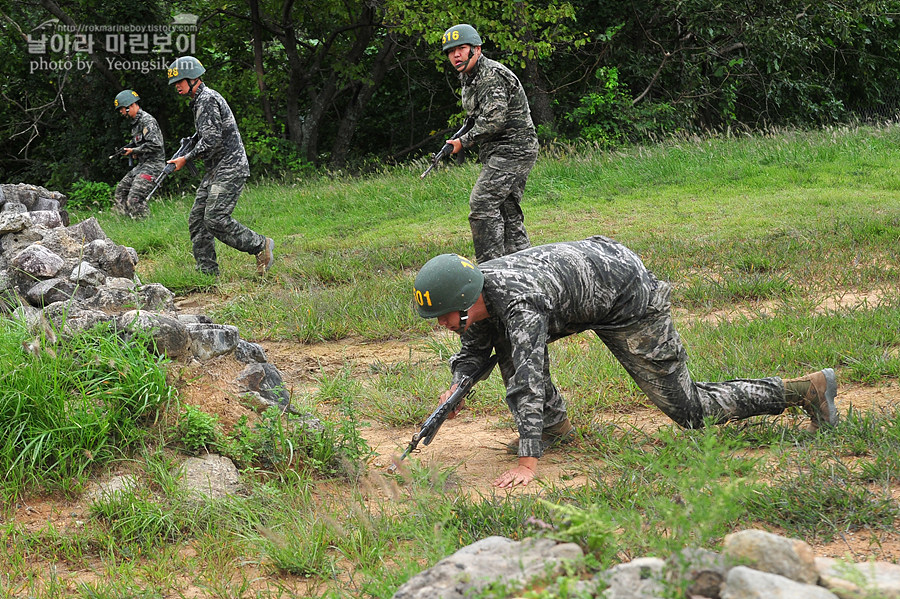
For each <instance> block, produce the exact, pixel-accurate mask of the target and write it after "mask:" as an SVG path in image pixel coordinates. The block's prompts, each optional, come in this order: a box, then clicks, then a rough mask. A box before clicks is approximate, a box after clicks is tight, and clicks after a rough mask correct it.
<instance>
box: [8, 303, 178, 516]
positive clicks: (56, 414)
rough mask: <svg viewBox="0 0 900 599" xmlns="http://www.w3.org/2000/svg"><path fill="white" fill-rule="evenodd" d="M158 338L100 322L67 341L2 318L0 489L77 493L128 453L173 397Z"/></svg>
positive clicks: (11, 494)
mask: <svg viewBox="0 0 900 599" xmlns="http://www.w3.org/2000/svg"><path fill="white" fill-rule="evenodd" d="M151 347H152V340H151V339H150V338H149V337H142V336H141V335H140V334H138V335H136V336H135V337H134V338H133V339H132V341H131V342H129V343H126V342H124V341H123V340H121V339H119V338H118V337H117V335H116V333H115V331H113V330H112V329H110V328H108V327H103V326H100V327H98V328H96V329H93V330H91V331H86V332H83V333H80V334H78V335H76V336H74V337H72V338H68V339H66V340H65V341H64V342H62V343H56V344H51V343H50V341H48V339H47V338H36V339H32V338H31V337H30V336H29V334H28V331H27V330H26V328H25V327H24V326H23V325H22V324H21V323H20V321H17V320H11V319H2V320H0V364H2V367H0V371H2V372H3V385H2V387H0V421H2V422H3V426H2V427H0V471H2V474H3V476H2V478H0V480H2V482H0V493H2V495H3V498H4V499H12V498H15V497H17V496H19V495H20V494H21V493H22V492H23V490H24V489H25V488H26V487H38V488H44V489H51V490H53V489H59V490H62V491H65V492H72V491H76V490H78V489H79V488H80V486H81V484H82V483H83V482H84V480H85V478H86V476H87V475H88V474H89V473H90V472H91V470H92V469H94V468H96V467H98V466H102V465H103V464H105V463H107V462H109V461H110V460H112V459H114V458H118V457H121V456H122V455H124V453H123V452H127V451H128V450H129V449H130V448H132V447H134V446H136V445H138V444H139V443H140V442H141V439H142V438H143V437H144V430H145V428H144V425H146V424H147V423H148V422H149V421H151V420H152V419H153V416H154V414H155V413H156V409H157V408H158V407H159V406H160V405H161V404H162V403H163V402H165V401H166V400H168V399H169V398H170V397H171V396H172V389H171V388H170V387H169V386H168V385H167V384H166V370H165V360H162V359H160V358H159V357H157V356H156V355H154V354H153V353H152V352H151Z"/></svg>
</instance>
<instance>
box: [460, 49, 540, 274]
mask: <svg viewBox="0 0 900 599" xmlns="http://www.w3.org/2000/svg"><path fill="white" fill-rule="evenodd" d="M459 78H460V81H461V82H462V103H463V108H465V110H466V112H467V113H468V114H469V116H471V117H474V118H475V125H474V126H473V127H472V129H470V130H469V132H468V133H466V134H465V135H463V136H461V137H460V138H459V139H460V142H461V143H462V147H463V148H468V147H471V146H473V145H474V144H476V143H477V144H479V152H478V155H479V158H480V159H481V162H482V164H483V167H482V169H481V173H480V174H479V175H478V180H477V181H476V182H475V187H474V188H473V189H472V194H471V195H470V196H469V226H470V227H471V228H472V241H473V242H474V244H475V259H476V261H477V262H479V263H480V262H485V261H487V260H492V259H494V258H499V257H500V256H505V255H506V254H511V253H513V252H517V251H519V250H523V249H525V248H527V247H530V246H531V242H530V241H529V240H528V233H526V231H525V224H524V216H523V214H522V208H521V206H520V205H519V204H520V202H521V201H522V194H523V193H524V191H525V182H526V181H527V180H528V173H529V172H531V168H532V167H533V166H534V163H535V162H536V161H537V155H538V139H537V134H536V133H535V131H534V124H533V123H532V122H531V111H530V110H529V108H528V98H527V97H526V96H525V90H524V89H523V88H522V84H521V83H519V80H518V79H517V78H516V76H515V75H514V74H513V72H512V71H510V70H509V69H508V68H506V67H505V66H503V65H502V64H500V63H499V62H497V61H495V60H491V59H489V58H487V57H486V56H484V55H481V57H479V59H478V62H477V63H476V64H475V66H474V68H473V69H472V70H471V71H470V72H469V73H463V74H461V75H460V77H459Z"/></svg>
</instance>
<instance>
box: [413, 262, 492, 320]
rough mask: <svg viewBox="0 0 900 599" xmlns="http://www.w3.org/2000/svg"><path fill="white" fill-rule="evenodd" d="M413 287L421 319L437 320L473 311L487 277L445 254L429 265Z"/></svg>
mask: <svg viewBox="0 0 900 599" xmlns="http://www.w3.org/2000/svg"><path fill="white" fill-rule="evenodd" d="M413 286H414V287H415V294H416V310H417V311H418V313H419V316H421V317H422V318H437V317H438V316H443V315H444V314H447V313H448V312H456V311H465V310H468V309H469V308H471V307H472V305H473V304H474V303H475V301H476V300H477V299H478V296H479V295H480V294H481V290H482V288H483V287H484V275H483V274H482V272H481V271H480V270H479V269H478V267H477V266H475V264H473V263H472V262H471V261H469V260H468V259H466V258H463V257H462V256H460V255H458V254H441V255H440V256H435V257H434V258H432V259H431V260H429V261H428V262H426V263H425V266H423V267H422V270H420V271H419V274H418V275H416V281H415V283H414V284H413Z"/></svg>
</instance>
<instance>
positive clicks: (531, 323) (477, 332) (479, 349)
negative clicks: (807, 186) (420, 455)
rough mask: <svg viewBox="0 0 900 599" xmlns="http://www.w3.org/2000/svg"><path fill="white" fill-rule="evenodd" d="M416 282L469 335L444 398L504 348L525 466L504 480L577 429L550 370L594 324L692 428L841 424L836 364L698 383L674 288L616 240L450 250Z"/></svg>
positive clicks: (649, 389) (651, 392)
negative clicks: (554, 352) (797, 413)
mask: <svg viewBox="0 0 900 599" xmlns="http://www.w3.org/2000/svg"><path fill="white" fill-rule="evenodd" d="M414 285H415V302H416V309H417V310H418V313H419V315H420V316H422V317H423V318H437V321H438V324H440V325H441V326H442V327H444V328H446V329H449V330H451V331H454V332H456V333H458V334H459V335H460V336H461V338H462V347H461V349H460V350H459V352H458V353H456V354H455V355H454V356H452V357H451V358H450V369H451V371H452V373H453V378H452V382H453V386H451V388H450V390H449V391H446V392H445V393H444V394H442V395H441V398H440V401H441V402H442V403H443V402H444V401H446V400H447V399H448V398H449V397H450V396H451V393H452V391H454V390H455V385H456V384H458V383H459V382H460V381H465V380H467V379H469V378H471V377H472V375H473V374H474V373H477V372H479V371H480V370H482V369H483V366H484V365H485V364H486V363H488V360H490V359H491V358H490V356H491V352H492V351H493V350H496V355H497V358H498V365H499V367H500V373H501V375H502V376H503V382H504V384H505V385H506V404H507V406H508V407H509V409H510V411H511V412H512V414H513V417H514V419H515V422H516V426H517V428H518V430H519V438H518V439H516V440H515V441H513V442H512V443H511V445H512V448H514V449H515V451H516V452H517V453H518V464H517V465H516V467H514V468H512V469H510V470H508V471H507V472H505V473H503V474H502V475H501V476H499V477H498V478H497V479H495V480H494V481H493V485H494V486H495V487H500V488H508V487H515V486H517V485H526V484H528V483H529V482H531V481H532V480H533V479H534V477H535V475H536V471H537V464H538V458H540V457H541V456H543V454H544V452H545V451H547V450H548V449H549V448H551V447H553V446H554V445H557V444H560V443H566V442H568V441H571V440H573V438H574V437H575V429H574V428H573V426H572V424H571V423H570V422H569V418H568V415H567V413H566V404H565V400H564V399H563V396H562V395H561V394H560V392H559V390H558V389H557V388H556V386H555V385H554V384H553V381H552V380H551V378H550V361H549V352H548V350H547V344H548V343H551V342H552V341H555V340H557V339H561V338H562V337H567V336H569V335H572V334H575V333H580V332H583V331H593V332H594V333H595V334H596V335H597V336H598V337H599V338H600V340H601V341H602V342H603V343H604V344H605V345H606V347H607V348H609V350H610V352H612V354H613V356H614V357H615V358H616V359H617V360H618V361H619V363H620V364H622V366H623V367H624V368H625V370H626V371H627V372H628V374H629V375H630V376H631V378H632V379H634V381H635V383H637V386H638V387H639V388H640V389H641V391H643V392H644V393H645V394H646V395H647V397H648V398H649V399H650V401H652V402H653V403H654V404H655V405H656V406H657V407H658V408H659V409H661V410H662V411H663V412H664V413H665V414H666V415H667V416H668V417H669V418H671V419H672V420H674V421H675V422H676V423H677V424H679V425H680V426H683V427H685V428H699V427H702V426H703V425H704V424H707V423H716V424H720V423H725V422H728V421H731V420H739V419H743V418H749V417H751V416H756V415H762V414H780V413H782V412H783V411H784V410H785V409H786V408H788V407H791V406H797V407H800V408H802V409H803V410H804V411H805V412H806V413H807V414H809V416H810V419H811V424H810V427H809V428H810V430H812V431H815V430H818V429H819V427H822V426H834V425H835V424H837V421H838V412H837V409H836V407H835V404H834V400H835V396H836V395H837V379H836V378H835V374H834V370H832V369H831V368H826V369H824V370H821V371H818V372H815V373H812V374H809V375H807V376H804V377H802V378H798V379H792V380H783V379H781V378H779V377H774V376H773V377H768V378H761V379H735V380H730V381H724V382H717V383H701V382H696V381H694V380H693V379H692V378H691V375H690V372H688V368H687V353H686V352H685V349H684V346H683V345H682V344H681V339H680V337H679V335H678V332H677V331H676V330H675V327H674V325H673V323H672V314H671V306H670V302H669V295H670V292H671V286H670V285H669V283H667V282H665V281H660V280H658V279H657V278H656V277H655V276H653V274H652V273H651V272H650V271H648V270H647V269H646V268H645V267H644V264H643V263H642V262H641V259H640V258H639V257H638V256H637V254H635V253H634V252H632V251H631V250H629V249H628V248H627V247H625V246H624V245H622V244H620V243H617V242H615V241H613V240H612V239H608V238H606V237H602V236H599V235H598V236H595V237H590V238H588V239H585V240H583V241H572V242H563V243H551V244H548V245H541V246H537V247H532V248H528V249H525V250H522V251H520V252H517V253H515V254H510V255H508V256H503V257H502V258H497V259H494V260H490V261H488V262H484V263H481V264H479V265H477V266H476V265H475V264H473V263H472V262H470V261H469V260H467V259H465V258H463V257H461V256H457V255H455V254H443V255H441V256H437V257H435V258H432V259H431V260H429V261H428V262H427V263H426V264H425V266H423V267H422V269H421V270H420V271H419V273H418V275H417V276H416V280H415V284H414ZM460 407H461V404H460ZM452 416H453V415H452V414H451V417H452Z"/></svg>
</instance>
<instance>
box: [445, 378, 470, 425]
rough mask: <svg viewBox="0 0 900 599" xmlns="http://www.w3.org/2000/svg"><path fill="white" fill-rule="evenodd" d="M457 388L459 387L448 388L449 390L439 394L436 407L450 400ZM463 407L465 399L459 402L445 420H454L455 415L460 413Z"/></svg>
mask: <svg viewBox="0 0 900 599" xmlns="http://www.w3.org/2000/svg"><path fill="white" fill-rule="evenodd" d="M458 386H459V385H453V386H452V387H450V388H449V389H447V390H446V391H444V392H443V393H441V397H440V401H438V405H443V404H444V402H446V401H447V400H448V399H450V396H451V395H453V392H454V391H456V388H457V387H458ZM464 407H466V400H465V398H463V400H462V401H461V402H459V405H458V406H457V407H456V409H455V410H454V411H452V412H450V413H449V414H447V420H453V419H454V418H456V416H457V414H459V413H460V412H462V409H463V408H464Z"/></svg>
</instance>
